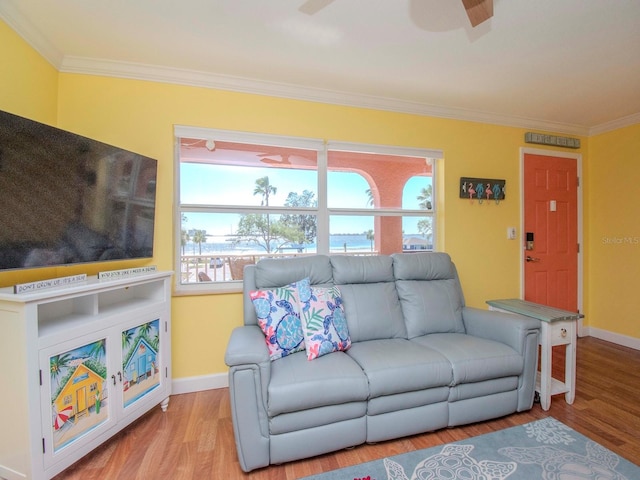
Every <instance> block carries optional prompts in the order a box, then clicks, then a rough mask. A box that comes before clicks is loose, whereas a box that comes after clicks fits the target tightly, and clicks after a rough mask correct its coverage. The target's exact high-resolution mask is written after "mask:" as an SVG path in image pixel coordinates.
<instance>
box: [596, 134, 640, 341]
mask: <svg viewBox="0 0 640 480" xmlns="http://www.w3.org/2000/svg"><path fill="white" fill-rule="evenodd" d="M638 152H640V124H638V125H633V126H630V127H626V128H620V129H618V130H615V131H613V132H609V133H605V134H602V135H597V136H594V137H592V138H591V139H590V162H589V179H590V180H589V188H588V189H589V191H590V192H591V195H590V196H589V198H588V203H589V212H590V215H589V225H590V227H589V237H590V241H589V245H590V247H589V250H588V261H589V273H588V276H589V286H588V289H587V290H586V296H587V297H588V298H589V310H588V312H587V313H588V316H589V325H590V326H591V327H594V328H598V329H602V330H606V331H609V332H615V333H619V334H622V335H627V336H630V337H634V338H640V321H639V320H638V312H640V294H639V292H638V287H639V286H640V210H639V209H638V205H639V204H640V198H639V197H638V195H639V194H640V163H639V162H638Z"/></svg>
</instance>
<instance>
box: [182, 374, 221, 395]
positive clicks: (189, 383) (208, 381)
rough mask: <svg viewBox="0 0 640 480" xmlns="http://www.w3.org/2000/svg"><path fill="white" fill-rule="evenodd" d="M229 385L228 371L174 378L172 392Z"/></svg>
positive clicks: (185, 391)
mask: <svg viewBox="0 0 640 480" xmlns="http://www.w3.org/2000/svg"><path fill="white" fill-rule="evenodd" d="M228 386H229V376H228V375H227V373H214V374H212V375H200V376H198V377H184V378H174V379H173V380H172V381H171V394H172V395H180V394H181V393H194V392H200V391H202V390H211V389H213V388H225V387H228Z"/></svg>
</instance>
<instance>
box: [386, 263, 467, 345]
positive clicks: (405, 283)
mask: <svg viewBox="0 0 640 480" xmlns="http://www.w3.org/2000/svg"><path fill="white" fill-rule="evenodd" d="M392 258H393V271H394V275H395V278H396V288H397V290H398V297H399V298H400V305H401V306H402V312H403V315H404V321H405V324H406V327H407V335H408V338H414V337H418V336H421V335H426V334H429V333H449V332H453V333H464V331H465V329H464V323H463V321H462V307H463V306H464V298H463V296H462V289H461V287H460V281H459V279H458V274H457V272H456V268H455V265H454V264H453V262H452V261H451V257H449V255H447V254H446V253H436V252H429V253H402V254H394V255H392Z"/></svg>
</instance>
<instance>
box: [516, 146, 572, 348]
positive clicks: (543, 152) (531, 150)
mask: <svg viewBox="0 0 640 480" xmlns="http://www.w3.org/2000/svg"><path fill="white" fill-rule="evenodd" d="M526 154H532V155H546V156H549V157H560V158H570V159H574V160H576V162H577V167H578V178H579V179H580V183H578V192H577V193H578V199H577V200H578V212H577V213H578V225H577V227H578V244H579V245H580V251H579V252H578V309H579V310H580V313H582V314H584V295H583V293H584V282H583V272H584V270H583V262H584V237H583V225H582V210H583V208H582V207H583V205H582V201H583V200H582V186H583V185H584V179H583V178H582V154H581V153H569V152H562V151H556V150H544V149H541V148H528V147H520V239H521V248H520V298H524V257H525V250H524V156H525V155H526ZM583 334H584V332H583V319H580V320H578V336H580V337H581V336H583Z"/></svg>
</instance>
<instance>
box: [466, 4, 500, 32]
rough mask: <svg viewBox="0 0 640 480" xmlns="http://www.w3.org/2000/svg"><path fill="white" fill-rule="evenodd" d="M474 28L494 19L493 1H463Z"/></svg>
mask: <svg viewBox="0 0 640 480" xmlns="http://www.w3.org/2000/svg"><path fill="white" fill-rule="evenodd" d="M462 3H463V4H464V9H465V10H466V11H467V16H468V17H469V21H470V22H471V26H472V27H476V26H478V25H480V24H481V23H482V22H484V21H485V20H489V19H490V18H491V17H493V0H462Z"/></svg>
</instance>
